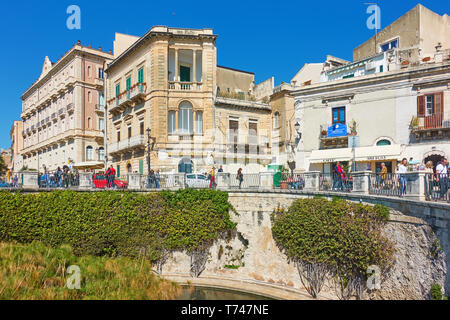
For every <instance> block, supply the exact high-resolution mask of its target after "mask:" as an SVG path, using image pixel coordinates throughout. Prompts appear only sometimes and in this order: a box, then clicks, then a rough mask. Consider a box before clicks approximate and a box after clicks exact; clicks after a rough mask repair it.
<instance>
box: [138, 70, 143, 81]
mask: <svg viewBox="0 0 450 320" xmlns="http://www.w3.org/2000/svg"><path fill="white" fill-rule="evenodd" d="M138 82H139V83H144V68H141V69H139V71H138Z"/></svg>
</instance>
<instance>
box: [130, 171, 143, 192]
mask: <svg viewBox="0 0 450 320" xmlns="http://www.w3.org/2000/svg"><path fill="white" fill-rule="evenodd" d="M141 177H142V175H141V174H140V173H128V189H132V190H140V189H141Z"/></svg>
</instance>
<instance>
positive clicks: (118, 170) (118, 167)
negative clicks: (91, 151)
mask: <svg viewBox="0 0 450 320" xmlns="http://www.w3.org/2000/svg"><path fill="white" fill-rule="evenodd" d="M116 171H117V178H119V177H120V165H119V164H118V165H117V170H116Z"/></svg>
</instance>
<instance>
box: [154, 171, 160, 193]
mask: <svg viewBox="0 0 450 320" xmlns="http://www.w3.org/2000/svg"><path fill="white" fill-rule="evenodd" d="M160 179H161V174H160V172H159V169H158V170H156V173H155V185H156V189H159V181H160Z"/></svg>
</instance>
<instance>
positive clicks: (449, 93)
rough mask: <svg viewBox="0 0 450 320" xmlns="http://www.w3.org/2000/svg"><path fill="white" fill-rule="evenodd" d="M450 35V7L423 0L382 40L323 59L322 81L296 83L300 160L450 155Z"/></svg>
mask: <svg viewBox="0 0 450 320" xmlns="http://www.w3.org/2000/svg"><path fill="white" fill-rule="evenodd" d="M405 26H407V27H405ZM411 30H414V35H415V36H414V37H412V38H411V33H408V32H409V31H411ZM449 35H450V19H449V17H448V16H447V15H443V16H440V15H438V14H436V13H434V12H431V11H430V10H428V9H426V8H424V7H423V6H421V5H418V6H416V7H415V8H413V9H412V10H411V11H410V12H408V13H407V14H406V15H404V16H403V17H401V18H399V19H398V20H397V21H396V22H394V23H393V24H392V25H390V26H388V27H386V28H385V29H384V30H382V31H380V32H379V34H378V35H377V43H375V42H374V38H372V39H370V40H368V41H367V42H366V43H364V44H362V45H361V46H359V47H358V48H356V49H355V50H354V51H353V55H354V57H355V61H353V62H348V63H345V62H343V63H342V64H340V65H334V66H330V65H329V64H325V65H324V67H323V68H322V71H321V72H320V81H317V76H314V77H313V79H316V81H313V82H309V83H308V82H307V81H304V79H302V80H301V81H299V82H300V83H301V84H302V85H298V83H297V84H295V85H294V84H292V83H291V85H289V88H288V89H286V90H288V91H290V93H291V94H292V95H293V96H294V97H295V102H294V104H295V113H296V119H297V120H296V121H298V122H299V123H300V127H301V133H302V139H301V141H300V142H299V144H298V145H297V149H296V163H297V168H298V169H302V170H317V171H321V172H324V173H330V172H331V171H332V167H333V165H334V164H335V163H336V162H337V161H340V162H342V163H344V164H347V165H349V167H351V166H352V165H353V164H355V167H356V168H355V169H356V171H361V170H370V171H373V172H376V170H378V169H379V168H380V165H381V163H385V164H386V166H387V167H388V170H389V172H394V171H395V170H396V166H397V164H398V162H399V161H400V160H401V159H402V158H407V159H408V160H411V163H426V162H427V161H433V163H434V165H436V164H437V163H438V162H439V161H440V160H441V159H442V158H443V157H447V158H448V157H449V156H450V44H449V43H448V40H449V39H450V37H449ZM375 46H376V48H377V49H376V52H375ZM371 48H373V51H371Z"/></svg>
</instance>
